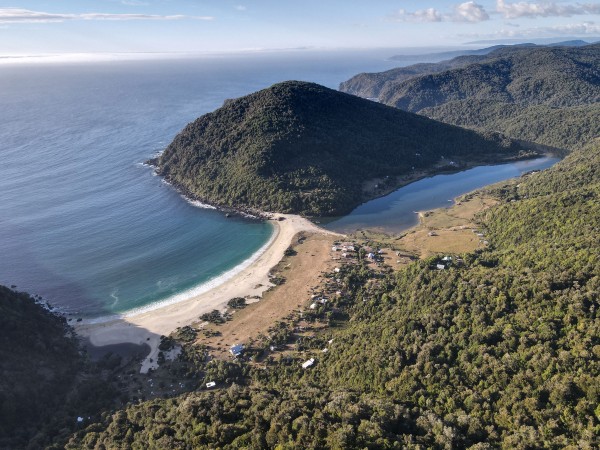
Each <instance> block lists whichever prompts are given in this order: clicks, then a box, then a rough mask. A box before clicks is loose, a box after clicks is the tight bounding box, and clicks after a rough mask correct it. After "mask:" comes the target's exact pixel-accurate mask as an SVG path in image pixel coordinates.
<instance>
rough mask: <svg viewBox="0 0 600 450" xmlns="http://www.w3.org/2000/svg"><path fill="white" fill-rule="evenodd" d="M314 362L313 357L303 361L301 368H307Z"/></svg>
mask: <svg viewBox="0 0 600 450" xmlns="http://www.w3.org/2000/svg"><path fill="white" fill-rule="evenodd" d="M314 363H315V358H310V359H309V360H308V361H305V362H304V363H302V368H303V369H308V368H309V367H310V366H312V365H313V364H314Z"/></svg>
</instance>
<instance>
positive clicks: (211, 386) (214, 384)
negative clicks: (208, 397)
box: [206, 381, 217, 389]
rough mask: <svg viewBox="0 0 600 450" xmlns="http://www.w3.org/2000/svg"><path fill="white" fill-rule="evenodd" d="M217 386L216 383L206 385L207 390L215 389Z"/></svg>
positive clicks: (211, 382)
mask: <svg viewBox="0 0 600 450" xmlns="http://www.w3.org/2000/svg"><path fill="white" fill-rule="evenodd" d="M216 385H217V383H215V382H214V381H209V382H208V383H206V389H210V388H213V387H215V386H216Z"/></svg>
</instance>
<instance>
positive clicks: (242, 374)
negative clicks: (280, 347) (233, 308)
mask: <svg viewBox="0 0 600 450" xmlns="http://www.w3.org/2000/svg"><path fill="white" fill-rule="evenodd" d="M599 167H600V143H598V142H596V143H592V144H590V145H588V146H587V147H585V148H583V149H580V150H576V151H574V152H573V153H572V154H571V155H570V156H568V157H567V158H565V159H564V160H563V161H562V162H560V163H558V164H557V165H555V166H554V167H553V168H552V169H549V170H547V171H545V172H542V173H537V174H531V175H527V176H526V177H524V178H523V179H522V180H520V181H519V183H508V184H506V185H505V186H503V187H500V188H495V189H492V190H490V193H492V194H494V195H495V196H496V197H497V198H498V199H499V200H500V203H499V205H498V206H496V207H493V208H492V209H489V210H487V211H486V212H485V214H484V216H482V217H480V220H481V228H482V230H485V233H486V239H488V240H489V243H490V245H489V246H488V247H487V248H484V249H481V250H478V251H476V252H475V253H472V254H466V255H462V258H461V260H459V259H457V255H454V261H455V263H454V264H453V266H452V267H450V268H449V269H447V270H436V268H435V267H436V261H439V260H437V259H436V258H430V259H428V260H424V261H419V262H415V263H413V264H411V265H410V266H408V267H407V268H406V269H404V270H400V271H398V272H395V273H393V272H388V273H386V272H373V271H371V270H370V269H369V268H368V266H367V265H365V264H361V263H359V264H356V265H348V266H344V267H343V268H342V270H341V272H340V273H338V274H336V275H335V277H338V278H339V279H340V280H341V281H342V284H343V285H344V288H343V289H344V290H345V291H347V295H346V296H345V297H343V298H342V299H340V300H339V301H337V303H335V304H334V305H333V307H335V308H339V309H341V310H343V311H344V314H347V319H346V321H345V322H344V323H343V324H338V325H337V328H336V327H334V328H331V329H330V331H328V332H327V333H325V334H323V335H320V336H317V337H315V338H314V339H312V340H310V341H307V342H306V343H305V344H304V350H303V351H302V353H301V354H296V355H292V356H291V357H288V358H281V359H280V360H279V361H278V362H275V361H271V362H269V361H268V360H267V361H266V362H265V364H266V368H261V367H256V366H253V365H245V364H242V363H225V362H216V361H215V362H211V363H208V365H206V366H204V365H199V366H198V370H201V371H205V380H207V381H208V380H215V381H216V382H217V383H218V384H219V386H225V387H224V388H222V389H217V390H215V391H212V392H196V393H191V394H188V395H185V396H180V397H177V398H172V399H164V400H160V399H157V400H154V401H151V402H146V403H142V404H139V405H132V406H130V407H129V408H127V409H126V410H124V411H120V412H118V413H116V414H112V415H110V414H107V415H105V416H104V418H103V420H102V421H101V422H100V423H98V424H95V425H91V426H90V427H88V428H87V429H86V430H83V431H81V432H79V433H77V435H76V436H74V437H73V439H72V440H71V442H70V443H69V445H68V448H89V449H94V448H124V447H126V448H130V447H131V448H148V449H159V448H180V449H192V448H256V449H262V448H306V449H311V448H314V449H316V448H338V449H342V448H373V449H375V448H408V449H411V448H413V449H417V448H471V449H491V448H505V449H533V448H556V449H559V448H560V449H565V448H567V449H576V448H577V449H580V448H582V449H592V448H598V446H599V445H600V440H599V439H600V438H599V437H600V317H599V312H598V311H599V307H600V298H599V292H600V261H599V260H598V254H600V241H598V239H597V236H598V235H599V234H600V173H599V172H598V171H599V169H598V168H599ZM307 316H308V317H309V318H310V317H312V318H313V320H322V321H328V320H331V317H332V316H331V315H330V313H322V314H319V313H318V312H315V313H308V314H307ZM333 323H334V324H335V323H336V321H334V322H333ZM330 338H333V339H334V341H333V342H330V343H328V342H327V341H328V339H330ZM323 347H329V351H328V352H327V353H323V352H321V350H320V349H322V348H323ZM199 351H201V349H199ZM311 356H312V357H315V358H316V364H315V366H313V367H311V368H310V369H306V370H303V369H302V368H301V366H300V365H301V362H302V361H303V360H305V359H306V358H308V357H311Z"/></svg>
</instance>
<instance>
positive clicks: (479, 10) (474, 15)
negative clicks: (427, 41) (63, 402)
mask: <svg viewBox="0 0 600 450" xmlns="http://www.w3.org/2000/svg"><path fill="white" fill-rule="evenodd" d="M489 18H490V16H489V15H488V13H487V12H486V10H485V8H484V7H483V6H481V5H479V4H477V3H475V2H474V1H469V2H464V3H460V4H458V5H455V6H454V8H453V10H452V11H451V12H447V13H443V12H440V11H438V10H437V9H435V8H427V9H419V10H417V11H414V12H409V11H406V10H405V9H399V10H398V11H396V12H394V13H392V14H390V15H389V16H388V19H390V20H392V21H394V22H471V23H476V22H482V21H484V20H488V19H489Z"/></svg>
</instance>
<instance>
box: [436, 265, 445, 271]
mask: <svg viewBox="0 0 600 450" xmlns="http://www.w3.org/2000/svg"><path fill="white" fill-rule="evenodd" d="M435 267H436V268H437V270H444V269H445V268H446V266H445V265H443V264H436V266H435Z"/></svg>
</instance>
